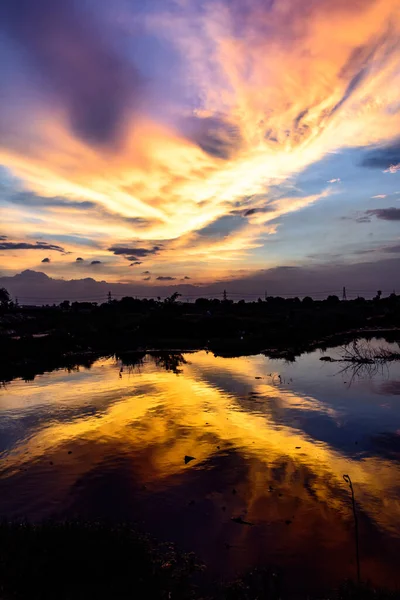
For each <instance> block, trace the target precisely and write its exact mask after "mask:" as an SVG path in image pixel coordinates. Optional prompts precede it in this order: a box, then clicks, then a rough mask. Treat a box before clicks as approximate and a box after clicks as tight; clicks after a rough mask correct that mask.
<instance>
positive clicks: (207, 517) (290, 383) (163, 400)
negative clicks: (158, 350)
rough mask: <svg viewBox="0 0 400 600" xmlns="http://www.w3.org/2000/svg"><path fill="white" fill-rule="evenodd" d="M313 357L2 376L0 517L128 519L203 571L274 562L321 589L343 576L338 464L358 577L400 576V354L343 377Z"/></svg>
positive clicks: (348, 546)
mask: <svg viewBox="0 0 400 600" xmlns="http://www.w3.org/2000/svg"><path fill="white" fill-rule="evenodd" d="M375 343H378V342H375ZM379 343H380V342H379ZM330 355H331V356H334V355H335V352H334V351H330ZM320 357H321V352H320V351H317V352H314V353H312V354H308V355H303V356H302V357H300V358H299V359H297V360H296V362H295V363H291V364H287V363H285V362H283V361H277V360H269V359H268V358H266V357H265V356H263V355H258V356H250V357H241V358H220V357H219V358H218V357H215V356H214V355H213V354H212V353H207V352H205V351H202V352H196V353H188V354H183V355H178V356H175V357H171V356H168V355H159V356H157V357H151V356H146V357H145V358H144V359H143V360H141V361H139V362H136V363H135V361H134V360H132V364H131V366H128V365H126V364H125V365H124V364H123V363H121V362H120V361H116V360H115V359H102V360H98V361H97V362H95V363H94V364H93V365H92V367H91V368H90V369H85V368H81V369H78V370H76V371H73V372H66V371H63V370H60V371H54V372H52V373H47V374H44V375H41V376H38V377H36V378H35V380H34V381H31V382H24V381H21V380H15V381H13V382H11V383H10V384H7V385H6V386H5V387H3V388H2V389H0V452H1V455H0V456H1V466H0V516H1V517H7V518H13V519H24V518H29V519H32V520H38V519H43V518H49V517H51V518H71V517H80V518H85V519H86V518H89V519H94V518H109V519H115V520H125V519H129V520H134V521H136V522H137V523H138V525H139V527H142V528H143V529H145V530H146V531H149V532H151V533H153V534H155V535H157V536H158V537H159V538H161V539H171V540H174V541H177V542H178V543H179V544H180V545H181V547H183V548H184V549H187V550H194V551H195V552H196V553H197V554H198V555H199V556H200V558H202V559H203V560H205V561H206V563H207V564H208V570H209V572H210V573H211V574H218V575H222V576H223V577H232V576H233V575H235V574H237V573H241V572H243V571H244V570H246V569H248V568H250V567H253V566H255V565H264V564H268V565H270V564H273V565H277V566H278V567H279V568H281V569H283V571H284V572H285V573H286V574H287V578H286V580H287V581H288V585H289V586H290V585H291V583H293V582H295V584H296V586H297V587H299V586H300V587H302V586H304V589H310V586H315V587H316V588H319V587H320V588H322V587H325V586H330V585H335V584H336V583H337V582H338V581H341V580H343V579H344V578H346V577H354V575H355V552H354V527H353V517H352V511H351V502H350V496H349V489H348V486H347V485H346V483H345V482H344V480H343V474H349V475H350V476H351V479H352V481H353V485H354V490H355V495H356V500H357V507H358V514H359V526H360V551H361V569H362V575H363V576H364V578H366V579H370V580H371V581H372V582H373V583H375V584H382V585H386V586H390V587H399V586H400V574H399V572H398V566H397V562H398V560H397V559H398V556H399V555H400V500H399V491H400V468H399V458H400V365H399V364H397V363H393V364H392V365H390V367H389V368H384V369H382V370H378V372H375V373H373V377H370V376H369V375H371V373H366V372H362V373H359V374H358V375H361V376H358V377H354V373H353V372H352V371H351V370H345V371H344V372H340V371H341V370H342V369H343V366H345V365H343V364H342V363H327V362H322V361H320V360H319V359H320ZM185 456H190V457H194V460H191V461H190V462H188V463H187V464H186V463H185ZM238 517H240V518H241V519H242V520H243V521H246V522H249V523H251V524H252V525H244V524H240V523H237V522H235V521H233V520H232V519H233V518H238Z"/></svg>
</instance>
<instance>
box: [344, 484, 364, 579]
mask: <svg viewBox="0 0 400 600" xmlns="http://www.w3.org/2000/svg"><path fill="white" fill-rule="evenodd" d="M343 479H344V480H345V482H346V483H347V484H348V485H349V487H350V491H351V502H352V505H353V517H354V540H355V544H356V561H357V583H358V585H360V583H361V574H360V550H359V543H358V518H357V511H356V500H355V497H354V489H353V483H352V481H351V479H350V475H343Z"/></svg>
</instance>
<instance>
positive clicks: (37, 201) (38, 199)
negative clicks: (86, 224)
mask: <svg viewBox="0 0 400 600" xmlns="http://www.w3.org/2000/svg"><path fill="white" fill-rule="evenodd" d="M7 200H8V201H9V202H12V204H22V205H23V206H43V207H49V208H58V207H61V208H74V209H77V210H79V209H82V210H90V209H94V208H97V206H98V204H97V203H96V202H93V201H92V200H81V201H73V200H68V198H62V197H60V196H53V197H52V198H46V197H44V196H39V195H38V194H35V193H33V192H25V191H24V192H15V193H13V194H10V195H9V196H8V197H7Z"/></svg>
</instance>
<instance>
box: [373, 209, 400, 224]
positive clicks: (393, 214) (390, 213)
mask: <svg viewBox="0 0 400 600" xmlns="http://www.w3.org/2000/svg"><path fill="white" fill-rule="evenodd" d="M365 214H366V215H370V216H373V217H376V218H377V219H382V221H400V208H395V207H394V206H392V207H390V208H373V209H371V210H367V211H365Z"/></svg>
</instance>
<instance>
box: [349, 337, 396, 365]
mask: <svg viewBox="0 0 400 600" xmlns="http://www.w3.org/2000/svg"><path fill="white" fill-rule="evenodd" d="M342 351H343V354H342V357H341V360H342V361H345V362H351V363H356V364H365V365H373V364H385V363H387V362H390V361H394V360H400V352H394V351H393V350H390V349H389V348H385V347H384V346H380V347H379V348H374V347H373V346H372V345H371V344H370V343H369V342H364V343H362V344H359V343H358V340H354V342H353V343H352V344H348V345H347V346H343V348H342Z"/></svg>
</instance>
